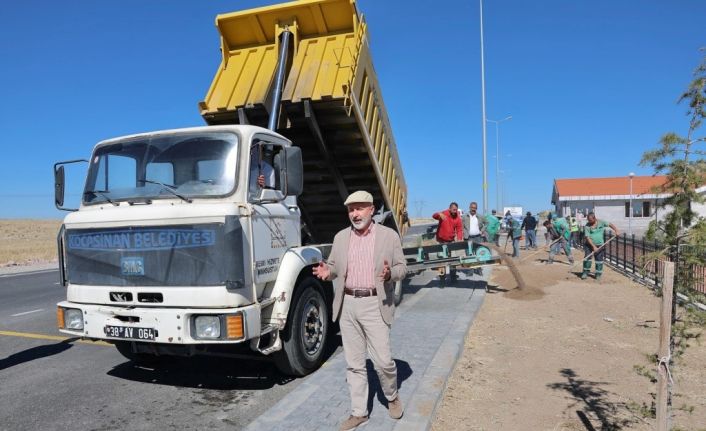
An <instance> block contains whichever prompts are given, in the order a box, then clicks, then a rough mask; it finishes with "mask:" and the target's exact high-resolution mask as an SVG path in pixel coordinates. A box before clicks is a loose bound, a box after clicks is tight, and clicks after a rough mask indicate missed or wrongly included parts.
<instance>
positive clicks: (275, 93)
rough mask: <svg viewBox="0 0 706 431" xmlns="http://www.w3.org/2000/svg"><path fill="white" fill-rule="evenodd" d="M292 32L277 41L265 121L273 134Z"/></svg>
mask: <svg viewBox="0 0 706 431" xmlns="http://www.w3.org/2000/svg"><path fill="white" fill-rule="evenodd" d="M291 36H292V32H291V31H289V30H284V31H283V32H282V33H281V34H280V36H279V37H280V39H279V56H278V57H277V68H276V69H275V85H274V88H273V89H272V97H271V98H270V118H269V120H268V121H267V128H268V129H270V130H272V131H273V132H276V131H277V120H278V119H279V110H280V107H281V104H282V103H281V102H282V91H283V89H284V78H285V68H286V67H287V54H288V52H289V38H290V37H291Z"/></svg>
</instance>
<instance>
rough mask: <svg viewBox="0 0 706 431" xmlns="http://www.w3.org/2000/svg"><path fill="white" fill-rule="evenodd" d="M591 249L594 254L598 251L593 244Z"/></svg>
mask: <svg viewBox="0 0 706 431" xmlns="http://www.w3.org/2000/svg"><path fill="white" fill-rule="evenodd" d="M591 248H593V252H594V253H595V252H597V251H598V247H596V246H595V245H593V244H591Z"/></svg>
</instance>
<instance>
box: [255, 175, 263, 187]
mask: <svg viewBox="0 0 706 431" xmlns="http://www.w3.org/2000/svg"><path fill="white" fill-rule="evenodd" d="M257 185H258V186H260V188H265V176H264V175H262V174H260V175H258V177H257Z"/></svg>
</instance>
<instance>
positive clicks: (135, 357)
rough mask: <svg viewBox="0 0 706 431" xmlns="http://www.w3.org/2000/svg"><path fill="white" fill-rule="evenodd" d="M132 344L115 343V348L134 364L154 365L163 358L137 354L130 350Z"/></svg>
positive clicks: (128, 342)
mask: <svg viewBox="0 0 706 431" xmlns="http://www.w3.org/2000/svg"><path fill="white" fill-rule="evenodd" d="M132 343H133V342H132V341H116V342H115V347H116V348H117V349H118V352H120V354H121V355H123V356H124V357H125V359H129V360H131V361H132V362H135V363H136V364H143V365H154V364H156V363H157V362H160V361H161V360H162V359H163V358H164V356H157V355H151V354H149V353H137V352H135V351H133V350H132Z"/></svg>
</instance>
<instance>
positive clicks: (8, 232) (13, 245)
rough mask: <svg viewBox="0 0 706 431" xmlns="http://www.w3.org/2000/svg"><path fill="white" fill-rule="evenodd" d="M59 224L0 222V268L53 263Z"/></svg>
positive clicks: (41, 221) (58, 221) (48, 221)
mask: <svg viewBox="0 0 706 431" xmlns="http://www.w3.org/2000/svg"><path fill="white" fill-rule="evenodd" d="M60 226H61V221H60V220H0V267H7V266H21V265H32V264H38V263H46V262H55V261H56V260H57V248H56V235H57V234H58V233H59V227H60Z"/></svg>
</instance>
